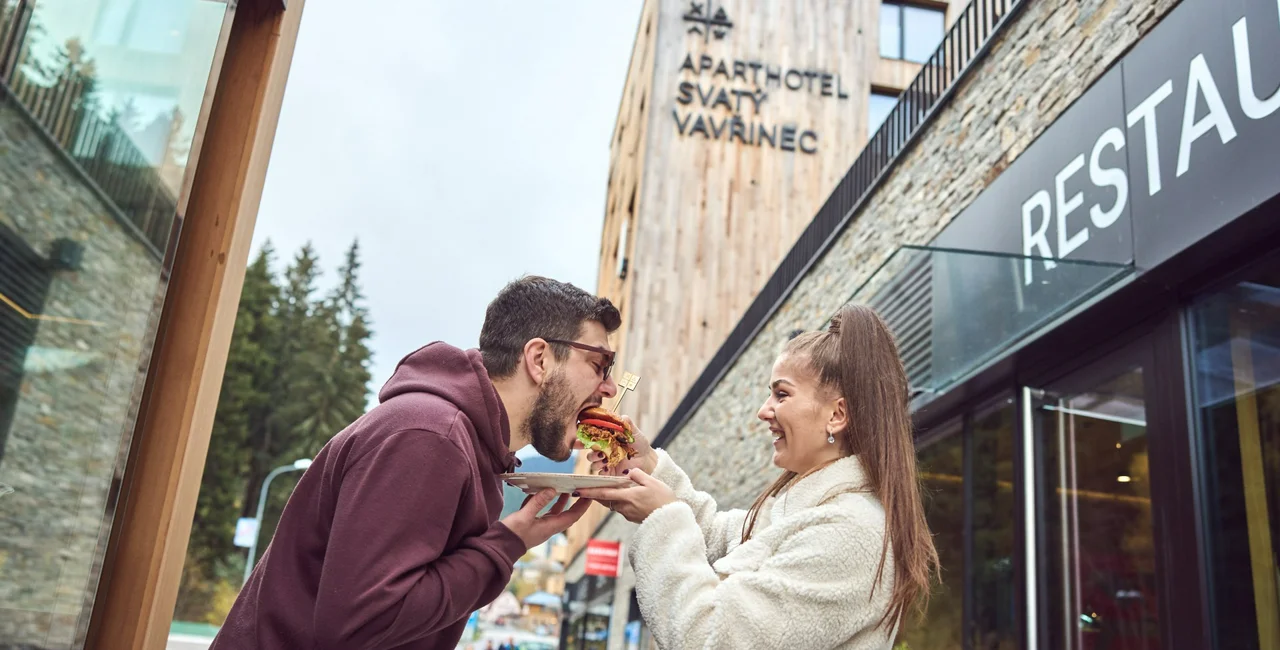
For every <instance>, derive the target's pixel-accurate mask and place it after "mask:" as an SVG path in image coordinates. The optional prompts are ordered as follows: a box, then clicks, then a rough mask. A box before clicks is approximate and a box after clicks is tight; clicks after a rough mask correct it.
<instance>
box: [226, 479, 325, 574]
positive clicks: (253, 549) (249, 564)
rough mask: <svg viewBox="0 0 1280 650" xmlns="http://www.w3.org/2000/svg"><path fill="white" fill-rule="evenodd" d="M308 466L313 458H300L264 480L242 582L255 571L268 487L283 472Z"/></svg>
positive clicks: (259, 492) (259, 493)
mask: <svg viewBox="0 0 1280 650" xmlns="http://www.w3.org/2000/svg"><path fill="white" fill-rule="evenodd" d="M308 467H311V459H310V458H299V459H298V460H295V461H293V464H292V465H282V466H280V467H277V468H275V469H273V470H271V473H270V474H267V478H266V479H264V480H263V481H262V489H261V490H259V491H258V516H257V519H256V521H257V526H256V527H257V531H255V532H254V535H253V543H252V544H250V545H249V559H248V560H246V561H245V563H244V581H243V582H241V584H244V583H246V582H249V576H250V575H251V574H252V573H253V559H254V556H256V555H257V554H258V537H259V536H261V535H262V511H263V510H265V509H266V507H267V488H268V487H270V486H271V481H272V480H274V479H275V477H277V476H280V475H281V474H286V473H288V472H296V471H299V470H305V469H307V468H308Z"/></svg>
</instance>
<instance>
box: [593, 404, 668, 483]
mask: <svg viewBox="0 0 1280 650" xmlns="http://www.w3.org/2000/svg"><path fill="white" fill-rule="evenodd" d="M622 422H623V424H625V425H627V430H629V431H630V432H631V435H632V436H633V437H635V442H633V443H631V448H632V449H634V450H636V457H635V458H629V459H627V460H624V461H622V462H621V463H618V466H617V467H614V468H613V469H612V470H611V471H609V472H605V471H604V454H602V453H600V452H598V451H591V452H587V460H589V461H591V473H592V474H606V473H607V474H611V475H614V476H621V475H622V473H623V470H631V469H638V470H640V471H642V472H644V473H645V474H652V473H653V469H654V468H655V467H657V466H658V454H657V453H655V452H654V451H653V445H651V444H649V439H648V438H647V437H645V435H644V434H643V433H640V430H639V429H637V428H636V423H635V422H632V421H631V418H629V417H627V416H625V415H624V416H622Z"/></svg>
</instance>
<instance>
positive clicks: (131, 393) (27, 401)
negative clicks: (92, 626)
mask: <svg viewBox="0 0 1280 650" xmlns="http://www.w3.org/2000/svg"><path fill="white" fill-rule="evenodd" d="M117 215H118V213H114V212H113V211H112V210H111V209H110V208H109V206H108V205H107V204H105V203H104V202H103V201H102V200H101V199H100V198H99V197H98V196H97V195H96V194H94V193H93V192H92V191H90V189H89V188H88V186H86V184H85V181H84V179H83V177H82V176H80V175H79V174H78V173H77V172H76V170H75V169H74V168H73V167H71V165H70V163H68V162H67V161H66V160H65V159H63V158H61V157H60V156H58V155H57V153H56V150H54V149H53V148H52V145H51V144H50V143H49V141H47V140H46V139H44V138H43V137H41V135H40V133H39V132H38V131H37V130H36V128H35V127H34V126H33V124H32V123H31V122H30V121H29V120H28V119H27V117H26V116H25V115H24V114H22V113H21V112H20V111H19V110H18V109H17V108H15V107H14V106H13V105H12V104H11V103H9V100H6V99H3V98H0V228H5V229H7V230H9V231H10V232H11V234H14V235H16V236H17V238H19V239H21V240H22V241H24V242H25V243H26V245H27V246H29V247H30V248H31V249H32V250H33V251H35V253H36V254H38V255H40V256H43V257H48V256H49V255H50V252H51V249H52V246H53V243H54V241H55V240H58V239H63V238H66V239H71V240H73V241H75V242H78V243H80V244H81V245H82V246H83V257H82V261H81V264H80V266H79V268H78V269H71V270H56V269H50V270H49V273H48V277H49V278H50V280H49V282H50V284H49V288H48V292H47V294H46V299H45V301H44V303H43V304H42V305H25V306H24V308H26V309H27V311H29V312H32V313H33V314H35V315H36V317H35V320H36V321H37V323H38V325H37V329H36V332H35V338H34V342H33V344H32V346H31V347H30V349H29V350H28V351H27V356H26V364H25V372H24V374H23V378H22V382H21V385H20V387H19V395H18V398H17V401H16V404H15V407H14V417H13V421H12V425H11V426H10V427H9V430H8V431H7V432H0V435H4V434H5V433H7V440H6V441H5V444H4V447H3V449H4V451H3V457H0V484H5V485H8V486H10V487H11V488H13V490H14V491H13V493H12V494H8V495H6V496H0V648H49V649H53V648H59V649H61V648H72V647H76V646H77V641H76V638H77V637H78V636H81V635H82V634H83V630H84V629H85V626H86V625H87V622H88V617H89V611H90V606H91V604H92V598H93V592H94V591H95V589H96V587H97V576H98V572H99V570H100V566H101V560H102V553H103V548H104V547H105V540H106V538H107V535H108V533H109V532H110V521H111V514H112V512H113V511H114V504H112V503H111V502H110V499H111V496H112V491H113V483H114V482H115V481H116V480H117V479H118V477H119V471H120V468H121V467H122V466H123V459H124V457H125V455H126V453H127V449H128V442H129V438H130V437H131V434H132V430H133V423H134V420H135V417H136V414H137V407H138V397H139V395H140V393H141V389H142V385H143V381H144V379H145V368H146V363H147V361H148V358H149V355H150V350H151V341H152V340H153V335H152V329H151V328H152V327H153V323H152V320H153V319H152V316H153V313H154V311H155V309H154V306H155V305H156V304H158V302H157V297H158V295H159V291H160V288H161V262H160V258H159V256H158V255H157V254H156V253H155V252H154V251H153V250H152V249H150V248H149V247H148V246H146V245H145V244H144V243H143V242H142V238H141V237H140V236H138V235H135V234H134V233H133V232H131V230H130V229H129V228H128V227H127V226H125V225H124V224H123V223H122V221H121V220H120V219H118V218H117ZM0 309H9V307H7V306H5V305H3V304H0ZM24 318H25V317H24ZM0 426H2V423H0Z"/></svg>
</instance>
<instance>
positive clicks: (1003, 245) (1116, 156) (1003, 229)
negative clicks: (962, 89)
mask: <svg viewBox="0 0 1280 650" xmlns="http://www.w3.org/2000/svg"><path fill="white" fill-rule="evenodd" d="M1277 88H1280V0H1275V1H1273V0H1185V1H1184V2H1183V3H1182V4H1181V5H1179V6H1178V7H1177V8H1175V9H1174V10H1173V11H1172V12H1171V13H1170V14H1169V15H1168V16H1166V17H1165V19H1164V20H1163V21H1162V22H1161V23H1160V24H1159V25H1157V26H1156V27H1155V28H1154V29H1153V30H1152V32H1151V33H1150V34H1148V35H1147V36H1146V38H1144V39H1143V41H1142V42H1140V43H1139V44H1138V45H1137V46H1136V47H1135V48H1134V49H1133V51H1132V52H1130V53H1129V54H1128V55H1126V56H1125V57H1124V58H1123V59H1122V60H1121V61H1120V63H1119V65H1117V66H1115V67H1114V68H1113V69H1112V70H1111V71H1109V72H1108V73H1107V74H1105V75H1103V76H1102V78H1101V79H1099V80H1098V82H1097V83H1095V84H1094V85H1093V86H1092V87H1091V88H1090V89H1089V90H1088V91H1087V92H1086V93H1085V94H1084V95H1083V96H1081V97H1080V99H1079V100H1077V101H1076V102H1075V104H1074V105H1073V106H1072V107H1071V108H1070V109H1069V110H1067V111H1066V112H1065V113H1064V114H1063V115H1062V116H1061V117H1060V118H1059V119H1058V120H1057V121H1056V122H1055V123H1054V124H1053V125H1052V126H1051V127H1049V128H1048V129H1047V130H1046V131H1045V132H1044V133H1043V134H1042V135H1041V136H1040V137H1039V138H1038V139H1037V140H1036V142H1035V143H1034V144H1032V145H1031V147H1029V148H1028V149H1027V151H1026V152H1024V153H1023V154H1022V155H1021V156H1020V157H1019V158H1018V159H1017V160H1016V161H1015V162H1014V163H1013V164H1012V165H1011V166H1010V167H1009V169H1007V170H1006V171H1005V172H1004V173H1003V174H1001V176H1000V177H999V178H998V179H997V180H996V181H995V182H993V183H992V184H991V186H990V187H988V188H987V189H986V190H985V191H984V192H983V193H982V195H981V196H979V197H978V199H977V200H975V201H974V202H973V204H972V205H970V206H969V207H968V208H966V209H965V210H964V211H963V212H962V213H961V214H960V215H959V216H957V217H956V219H955V220H954V221H953V222H952V223H951V225H950V226H948V227H947V228H946V229H945V230H944V231H943V232H942V233H941V234H940V235H939V236H938V238H937V239H936V240H935V242H934V244H935V245H937V246H940V247H946V248H955V249H963V250H973V251H992V252H1000V253H1008V254H1013V255H1026V256H1032V257H1037V258H1054V259H1061V260H1079V261H1095V262H1109V263H1128V262H1133V263H1134V264H1135V265H1136V266H1137V267H1138V268H1139V269H1148V268H1151V267H1153V266H1155V265H1157V264H1159V263H1161V262H1163V261H1165V260H1167V259H1169V258H1170V257H1171V256H1173V255H1174V254H1176V253H1178V252H1180V251H1182V250H1184V249H1186V248H1187V247H1189V246H1191V245H1192V244H1194V243H1195V242H1197V241H1199V240H1201V239H1203V238H1204V237H1205V236H1207V235H1208V234H1210V233H1212V232H1214V231H1216V230H1217V229H1219V228H1221V227H1222V226H1224V225H1226V224H1227V223H1229V222H1231V221H1232V220H1234V219H1236V218H1237V217H1239V216H1241V215H1243V214H1244V213H1246V212H1248V211H1249V210H1251V209H1252V208H1254V207H1257V206H1258V205H1259V204H1261V203H1262V202H1263V201H1265V200H1267V199H1269V198H1271V197H1272V196H1275V195H1276V194H1280V90H1277ZM1028 110H1030V109H1028ZM1006 119H1008V118H1006ZM1021 266H1022V267H1023V269H1022V270H1023V273H1022V274H1021V275H1022V277H1021V282H1023V283H1024V284H1026V285H1028V286H1030V285H1033V284H1040V283H1039V281H1038V280H1040V279H1041V278H1049V279H1052V277H1053V275H1054V274H1055V272H1058V269H1060V268H1061V267H1062V266H1063V265H1061V264H1055V263H1054V261H1053V259H1048V260H1046V259H1038V260H1034V261H1027V260H1024V261H1023V263H1022V265H1021Z"/></svg>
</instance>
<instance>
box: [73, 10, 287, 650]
mask: <svg viewBox="0 0 1280 650" xmlns="http://www.w3.org/2000/svg"><path fill="white" fill-rule="evenodd" d="M303 5H304V2H303V0H293V1H292V2H291V3H290V6H289V9H288V10H287V11H281V9H280V6H279V5H278V4H275V5H272V4H269V3H260V2H243V3H240V5H239V7H238V8H237V9H236V10H235V11H236V14H235V16H234V18H233V22H232V27H231V35H230V38H229V40H228V44H227V49H226V53H225V58H224V60H223V67H222V70H221V74H220V75H219V76H218V80H217V82H216V83H217V92H216V94H215V95H214V97H213V103H212V106H211V107H210V112H209V115H208V119H207V130H206V131H205V141H204V143H203V147H202V149H201V150H200V154H199V164H198V166H197V168H196V171H195V175H194V177H193V178H192V186H191V193H190V201H189V203H188V209H187V213H186V215H185V218H184V219H181V221H182V230H181V235H180V239H179V245H178V249H177V251H178V252H177V255H176V256H175V259H174V262H173V272H172V278H171V280H170V283H169V287H168V292H167V297H166V299H165V303H164V310H163V312H162V316H161V320H160V328H159V336H158V337H157V343H156V347H155V351H154V356H153V357H152V362H151V368H150V372H149V374H148V377H147V387H146V392H145V394H144V396H143V403H142V407H141V413H140V417H139V420H138V426H137V435H136V437H135V438H134V443H133V447H132V449H131V450H130V458H129V462H128V466H127V469H126V472H125V479H124V480H125V484H126V487H125V491H124V494H123V496H122V499H121V500H122V504H123V505H122V508H121V510H120V511H119V512H118V514H117V517H116V521H115V524H114V526H113V531H112V540H111V543H110V545H109V547H108V553H107V559H106V562H105V565H104V569H103V574H102V579H101V581H100V587H99V589H98V594H97V600H96V604H95V606H94V611H93V616H92V619H91V621H90V628H89V636H88V641H87V644H86V647H89V648H95V649H100V650H161V649H162V648H164V646H165V642H166V638H167V636H168V629H169V623H170V620H171V618H172V616H173V608H174V603H175V602H176V600H177V594H178V586H179V581H180V578H181V574H182V565H183V561H184V559H185V555H186V550H187V540H188V537H189V535H190V533H191V521H192V518H193V517H194V515H195V507H196V497H197V495H198V493H199V490H200V478H201V474H202V473H203V471H204V462H205V454H206V452H207V451H208V448H209V434H210V431H211V430H212V427H213V415H214V410H215V408H216V407H217V403H218V393H219V390H220V389H221V384H222V374H223V369H224V366H225V364H226V358H227V349H228V347H229V346H230V343H231V331H232V328H233V326H234V325H235V317H236V309H237V306H238V303H239V300H240V290H241V285H242V284H243V281H244V272H245V267H246V265H247V262H248V257H249V248H250V243H251V241H252V237H253V227H254V223H255V221H256V219H257V213H258V204H259V201H260V200H261V197H262V186H263V182H264V180H265V178H266V172H267V161H268V159H269V157H270V155H271V145H272V141H273V140H274V138H275V131H276V124H277V121H278V118H279V113H280V107H281V104H282V101H283V98H284V88H285V81H286V79H287V78H288V74H289V66H290V62H291V59H292V57H293V49H294V44H295V42H296V40H297V34H298V25H299V23H300V21H301V16H302V10H303Z"/></svg>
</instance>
